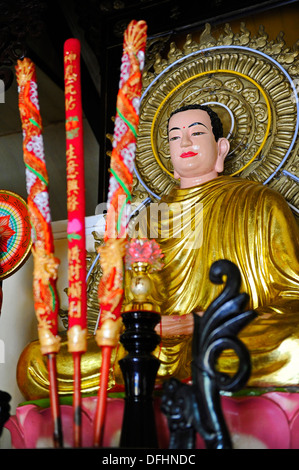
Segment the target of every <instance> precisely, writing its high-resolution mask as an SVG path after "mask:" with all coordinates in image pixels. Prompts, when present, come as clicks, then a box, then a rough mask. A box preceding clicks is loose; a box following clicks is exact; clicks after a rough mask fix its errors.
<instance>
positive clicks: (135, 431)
mask: <svg viewBox="0 0 299 470" xmlns="http://www.w3.org/2000/svg"><path fill="white" fill-rule="evenodd" d="M122 318H123V322H124V325H125V327H126V330H125V332H124V333H123V334H122V335H121V338H120V340H121V343H122V344H123V345H124V347H125V349H126V350H127V351H128V355H127V356H125V357H124V358H123V359H121V360H120V361H119V365H120V368H121V371H122V374H123V377H124V381H125V391H126V397H125V409H124V417H123V424H122V433H121V440H120V446H121V447H126V448H151V449H155V448H158V442H157V431H156V425H155V415H154V407H153V391H154V386H155V379H156V375H157V372H158V369H159V365H160V361H159V360H158V359H157V358H156V357H154V356H153V355H152V354H151V353H152V352H153V351H154V349H155V348H156V347H157V346H158V344H159V343H160V336H159V335H157V333H156V332H155V326H156V325H157V324H158V323H159V321H160V314H158V313H156V312H147V311H134V312H126V313H123V315H122Z"/></svg>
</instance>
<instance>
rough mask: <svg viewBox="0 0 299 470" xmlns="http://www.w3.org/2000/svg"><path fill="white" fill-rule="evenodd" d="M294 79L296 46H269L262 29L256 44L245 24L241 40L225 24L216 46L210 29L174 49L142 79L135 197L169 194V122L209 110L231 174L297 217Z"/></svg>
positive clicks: (298, 65) (298, 70)
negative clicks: (274, 193) (177, 114)
mask: <svg viewBox="0 0 299 470" xmlns="http://www.w3.org/2000/svg"><path fill="white" fill-rule="evenodd" d="M296 75H297V76H298V75H299V55H298V44H296V45H295V46H294V47H293V48H292V49H291V48H288V47H286V46H285V43H284V40H283V33H280V34H279V35H278V37H277V38H276V40H275V41H268V36H267V33H266V32H265V30H264V27H263V26H261V27H260V29H259V32H258V34H257V35H256V36H254V37H251V33H250V31H248V30H247V28H246V26H245V24H244V23H241V25H240V32H239V33H237V34H234V33H233V32H232V30H231V27H230V26H229V25H228V24H227V25H225V28H224V32H223V33H222V34H221V35H220V36H219V38H218V39H216V38H215V37H214V36H213V34H212V31H211V26H210V25H208V24H207V25H206V26H205V29H204V31H203V32H202V34H201V36H200V39H199V42H196V41H195V40H193V39H192V36H191V35H190V34H188V35H187V38H186V42H185V44H184V45H183V46H182V49H179V48H178V47H177V46H176V45H175V44H174V43H171V45H170V50H169V53H168V57H167V59H165V58H162V57H161V56H160V55H159V54H157V55H156V60H155V62H154V64H153V67H152V68H151V69H150V68H149V67H147V68H146V71H145V73H144V76H143V95H142V103H141V111H140V124H139V138H138V144H137V154H136V174H137V177H138V178H137V179H136V186H135V190H136V191H139V192H140V191H141V192H143V194H144V196H145V195H146V196H148V195H149V194H151V193H152V194H153V195H156V196H158V197H159V196H160V195H161V194H163V193H167V192H168V191H170V189H171V188H172V187H173V186H174V185H175V184H176V181H175V180H174V178H173V176H172V165H171V161H170V156H169V148H168V142H167V120H168V117H169V115H170V113H171V111H172V110H173V109H175V108H176V107H177V106H179V105H182V104H188V103H193V102H197V103H201V104H203V103H210V106H211V107H212V108H214V109H215V110H216V111H217V112H218V113H219V115H220V117H221V118H222V121H223V124H224V132H225V135H226V136H228V137H229V139H230V143H231V150H230V153H229V155H228V157H227V159H226V165H225V174H231V175H234V176H241V177H243V178H248V179H252V180H255V181H259V182H261V183H263V184H268V185H269V186H271V187H274V188H275V189H277V190H278V191H279V192H281V193H282V195H283V196H284V197H285V198H286V199H287V201H288V202H289V203H290V205H291V206H292V208H293V209H294V211H295V213H297V212H298V214H299V205H298V198H299V195H298V193H299V192H298V178H299V169H298V165H297V164H296V163H295V160H296V157H297V155H298V136H297V132H298V122H299V118H298V114H299V113H298V111H299V107H298V96H297V89H298V86H297V85H298V83H297V82H298V81H299V80H298V79H297V80H296V79H295V80H294V78H295V77H296ZM284 170H286V171H287V172H288V175H286V176H285V177H282V176H283V171H284Z"/></svg>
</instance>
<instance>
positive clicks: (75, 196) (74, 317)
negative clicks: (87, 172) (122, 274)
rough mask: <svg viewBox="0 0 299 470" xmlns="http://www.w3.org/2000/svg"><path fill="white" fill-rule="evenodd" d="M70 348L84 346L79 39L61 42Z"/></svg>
mask: <svg viewBox="0 0 299 470" xmlns="http://www.w3.org/2000/svg"><path fill="white" fill-rule="evenodd" d="M64 85H65V117H66V121H65V129H66V168H67V210H68V228H67V237H68V279H69V288H68V298H69V315H68V318H69V329H68V348H69V351H70V352H84V351H85V350H86V335H87V330H86V326H87V315H86V311H87V308H86V302H87V298H86V297H87V296H86V251H85V186H84V148H83V119H82V100H81V72H80V41H78V40H77V39H68V40H67V41H66V42H65V44H64Z"/></svg>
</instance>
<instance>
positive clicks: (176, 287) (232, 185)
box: [18, 176, 299, 399]
mask: <svg viewBox="0 0 299 470" xmlns="http://www.w3.org/2000/svg"><path fill="white" fill-rule="evenodd" d="M152 207H153V208H154V209H152ZM152 207H150V208H149V211H148V212H147V217H143V218H141V219H140V220H139V224H140V228H141V232H142V231H143V230H144V227H145V225H146V223H147V222H149V221H150V224H148V227H147V229H146V230H147V235H148V236H150V237H152V238H156V239H157V241H158V242H159V244H160V246H161V248H162V251H163V253H164V255H165V258H164V263H165V266H164V268H163V269H162V271H161V272H159V273H155V274H153V275H152V277H153V281H154V291H153V299H152V300H153V301H156V302H157V303H159V304H160V306H161V314H162V315H175V314H176V315H186V314H190V313H191V312H193V311H204V310H206V309H207V307H208V306H209V304H210V303H211V302H212V301H213V300H214V299H215V298H216V297H217V296H218V295H219V293H220V292H221V290H222V288H223V286H219V285H214V284H212V283H211V282H210V280H209V270H210V267H211V265H212V263H213V262H214V261H216V260H218V259H228V260H230V261H232V262H233V263H235V264H236V265H237V266H238V268H239V270H240V273H241V277H242V286H241V292H247V293H248V294H249V296H250V302H249V305H248V309H249V308H250V309H251V308H253V309H256V311H257V313H258V317H257V318H256V319H255V320H254V321H253V322H252V323H251V324H249V325H248V326H247V327H246V328H244V330H243V331H242V332H241V333H240V337H241V339H242V340H243V341H244V343H245V344H246V345H247V347H248V348H249V350H250V353H251V359H252V375H251V378H250V380H249V383H248V385H249V386H255V387H266V386H280V387H281V386H287V385H298V384H299V359H298V358H299V229H298V226H297V223H296V221H295V218H294V216H293V214H292V212H291V210H290V209H289V207H288V205H287V203H286V202H285V200H284V199H283V198H282V196H280V195H279V194H278V193H277V192H275V191H273V190H271V189H269V188H268V187H265V186H263V185H261V184H258V183H255V182H252V181H248V180H242V179H239V178H232V177H226V176H219V177H218V178H216V179H214V180H212V181H209V182H207V183H204V184H202V185H201V186H197V187H194V188H189V189H174V190H173V191H172V192H171V193H170V194H169V195H168V196H166V197H164V198H163V199H162V201H161V203H160V204H159V207H157V206H152ZM152 210H154V211H155V210H158V216H157V214H156V213H155V212H151V211H152ZM159 210H161V214H160V215H159ZM148 230H149V231H148ZM138 234H139V235H140V232H139V233H138ZM144 235H145V233H141V236H144ZM126 300H127V301H129V300H130V295H129V294H127V299H126ZM162 333H163V332H162ZM191 342H192V335H186V334H184V331H182V334H180V335H176V336H173V337H167V338H163V341H162V345H160V346H158V347H157V349H156V351H155V355H156V356H157V357H159V359H160V361H161V365H160V368H159V371H158V378H157V381H158V382H159V381H162V380H165V379H167V378H168V377H171V376H174V377H177V378H179V379H180V380H183V379H187V378H188V377H189V376H190V361H191ZM124 354H126V352H125V351H124V348H123V347H122V346H121V345H120V346H119V347H118V348H116V349H115V350H114V351H113V356H112V357H113V363H112V366H111V371H110V382H109V388H111V387H113V385H114V384H115V379H116V382H117V383H120V382H122V375H121V372H120V369H119V366H118V360H119V359H120V358H121V357H122V356H123V355H124ZM100 361H101V357H100V351H99V348H98V347H97V345H96V343H95V341H94V338H93V337H90V338H89V340H88V352H87V353H86V354H84V355H83V356H82V360H81V364H82V391H83V392H84V393H91V392H96V390H97V387H98V384H99V368H100ZM236 367H237V359H236V357H235V356H234V354H233V353H231V352H229V351H228V352H225V353H224V354H223V355H222V356H221V358H220V369H221V370H222V371H224V372H228V373H229V372H233V371H235V370H236ZM57 373H58V382H59V393H60V394H70V393H72V386H73V380H72V373H73V365H72V357H71V355H70V354H68V353H67V344H66V341H63V342H62V347H61V351H60V353H59V354H58V356H57ZM18 383H19V387H20V389H21V391H22V392H23V394H24V396H25V397H26V398H27V399H34V398H41V397H43V396H47V393H48V378H47V367H46V362H45V358H44V357H42V356H41V354H40V351H39V345H38V342H35V343H32V344H31V345H29V346H28V348H26V349H25V350H24V352H23V354H22V356H21V358H20V361H19V366H18Z"/></svg>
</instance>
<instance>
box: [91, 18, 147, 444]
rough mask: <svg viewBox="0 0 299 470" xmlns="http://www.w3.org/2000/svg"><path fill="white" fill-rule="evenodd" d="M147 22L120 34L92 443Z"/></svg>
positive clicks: (115, 294) (118, 275) (121, 245)
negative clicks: (99, 361) (120, 54)
mask: <svg viewBox="0 0 299 470" xmlns="http://www.w3.org/2000/svg"><path fill="white" fill-rule="evenodd" d="M146 31H147V25H146V23H145V21H139V22H137V21H135V20H133V21H131V23H130V24H129V26H128V27H127V29H126V31H125V34H124V42H123V55H122V61H121V74H120V83H119V91H118V95H117V101H116V117H115V126H114V135H113V144H112V146H113V148H112V154H111V164H110V180H109V191H108V200H107V218H106V228H105V235H104V245H103V246H101V247H100V248H99V253H100V257H101V258H100V263H101V267H102V277H101V280H100V283H99V290H98V296H99V304H100V318H99V325H98V328H97V331H96V335H95V337H96V342H97V344H98V346H99V347H101V349H102V364H101V374H100V387H99V395H98V402H97V409H96V414H95V422H94V432H95V435H94V445H95V446H96V447H98V446H100V445H101V443H102V439H103V429H104V424H105V412H106V393H107V383H108V375H109V367H110V358H111V350H112V348H113V347H115V346H116V345H117V343H118V340H119V334H120V328H121V324H122V321H121V317H120V315H121V307H122V301H123V295H124V286H123V284H124V279H123V273H124V255H125V251H126V239H127V224H128V207H129V204H130V200H131V194H132V189H133V170H134V159H135V150H136V138H137V129H138V123H139V102H140V96H141V90H142V75H141V71H142V69H143V66H144V57H145V47H146Z"/></svg>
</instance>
